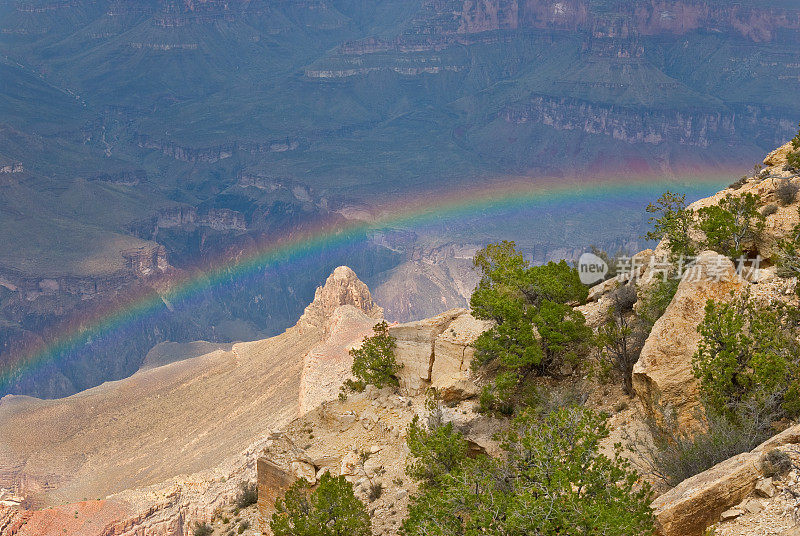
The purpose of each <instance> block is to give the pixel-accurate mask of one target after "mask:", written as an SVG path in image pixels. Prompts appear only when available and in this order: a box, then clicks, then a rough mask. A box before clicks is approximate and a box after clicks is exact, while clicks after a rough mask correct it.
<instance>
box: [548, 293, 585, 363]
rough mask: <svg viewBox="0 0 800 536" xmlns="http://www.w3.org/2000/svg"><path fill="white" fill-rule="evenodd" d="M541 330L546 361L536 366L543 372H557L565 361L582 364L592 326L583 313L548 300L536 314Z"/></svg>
mask: <svg viewBox="0 0 800 536" xmlns="http://www.w3.org/2000/svg"><path fill="white" fill-rule="evenodd" d="M533 323H534V325H535V326H536V329H537V331H538V332H539V341H540V344H541V347H542V361H541V363H539V364H538V365H537V366H536V368H537V369H538V371H539V372H540V373H542V374H546V373H550V374H557V368H556V367H558V366H559V365H561V364H562V363H566V364H569V365H578V364H579V363H580V360H581V358H582V357H585V356H586V355H587V354H588V352H589V347H590V345H591V341H592V328H590V327H589V326H587V325H586V318H585V317H584V316H583V313H581V312H580V311H577V310H575V309H573V308H572V307H570V306H569V305H564V304H561V303H556V302H552V301H549V300H545V301H543V302H542V304H541V306H540V307H539V310H538V311H537V312H536V314H535V315H534V317H533Z"/></svg>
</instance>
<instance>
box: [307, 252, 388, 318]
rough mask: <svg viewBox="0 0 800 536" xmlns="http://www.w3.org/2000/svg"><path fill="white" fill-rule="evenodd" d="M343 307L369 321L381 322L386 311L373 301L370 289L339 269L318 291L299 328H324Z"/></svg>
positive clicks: (346, 271)
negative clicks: (375, 319) (348, 306)
mask: <svg viewBox="0 0 800 536" xmlns="http://www.w3.org/2000/svg"><path fill="white" fill-rule="evenodd" d="M342 305H352V306H353V307H356V308H357V309H360V310H362V311H363V312H364V314H366V315H367V316H369V317H370V318H382V317H383V309H381V308H380V307H378V306H377V305H376V304H375V303H374V302H373V301H372V294H370V291H369V288H367V285H365V284H364V282H362V281H361V280H360V279H359V278H358V276H357V275H356V273H355V272H354V271H353V270H351V269H350V268H348V267H347V266H339V267H338V268H336V269H335V270H334V271H333V273H332V274H331V275H330V276H328V279H327V280H326V281H325V284H324V285H323V286H321V287H318V288H317V291H316V293H315V294H314V301H313V302H311V304H310V305H309V306H308V307H306V310H305V312H304V313H303V316H301V317H300V321H299V322H298V325H299V326H301V327H304V326H308V327H316V328H325V330H326V331H328V324H329V320H330V318H331V316H332V315H333V313H334V311H336V309H337V308H338V307H340V306H342Z"/></svg>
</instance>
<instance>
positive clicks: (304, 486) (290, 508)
mask: <svg viewBox="0 0 800 536" xmlns="http://www.w3.org/2000/svg"><path fill="white" fill-rule="evenodd" d="M275 510H276V511H275V513H274V514H273V515H272V521H271V522H270V528H271V529H272V533H273V534H274V535H275V536H345V535H346V536H370V535H371V523H370V518H369V513H367V508H366V506H364V503H363V502H361V501H360V500H359V499H358V498H357V497H356V496H355V493H353V486H352V484H350V483H349V482H348V481H347V480H345V478H344V477H343V476H338V477H333V476H331V475H330V473H327V472H326V473H324V474H323V475H322V477H320V480H319V484H318V486H317V488H316V489H315V490H314V491H313V492H312V491H311V488H310V486H309V484H308V482H306V481H305V480H304V479H302V478H301V479H299V480H297V481H296V482H295V483H294V484H292V486H291V487H290V488H289V489H288V490H287V491H286V494H285V495H284V497H283V498H279V499H278V500H277V501H276V502H275Z"/></svg>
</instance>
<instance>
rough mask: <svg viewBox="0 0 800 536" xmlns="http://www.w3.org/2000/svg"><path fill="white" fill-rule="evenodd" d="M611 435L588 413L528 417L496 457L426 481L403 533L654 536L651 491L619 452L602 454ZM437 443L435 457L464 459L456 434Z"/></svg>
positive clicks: (520, 421) (507, 437) (419, 535)
mask: <svg viewBox="0 0 800 536" xmlns="http://www.w3.org/2000/svg"><path fill="white" fill-rule="evenodd" d="M608 434H609V430H608V427H607V425H606V417H605V416H604V415H598V414H596V413H593V412H592V411H590V410H588V409H585V408H576V407H573V408H562V409H560V410H557V411H553V412H551V413H548V414H547V415H545V416H542V415H541V414H540V413H536V412H533V411H525V412H523V413H522V414H521V415H520V416H519V417H518V418H517V419H516V420H515V421H514V425H513V427H512V430H511V431H510V432H509V433H507V434H506V435H505V436H503V441H502V448H503V450H504V455H503V456H502V457H501V458H498V459H492V458H489V457H487V456H479V457H477V458H474V459H470V458H467V457H465V456H460V457H459V461H458V463H457V464H456V466H455V467H453V468H451V469H450V470H448V471H446V472H444V473H441V474H440V475H439V476H438V477H437V479H436V480H435V481H433V482H430V481H425V480H423V482H421V486H420V492H419V494H417V495H415V496H413V497H412V499H411V504H410V507H409V514H408V518H407V519H406V520H405V521H404V522H403V524H402V527H401V533H402V534H404V535H405V536H422V535H433V534H435V535H442V536H444V535H465V536H466V535H470V536H472V535H475V536H477V535H479V534H495V535H504V534H509V535H510V534H536V535H541V536H550V535H553V536H555V535H563V534H583V535H588V536H600V535H604V536H623V535H625V536H627V535H631V534H636V535H646V534H652V532H653V515H652V511H651V509H650V501H651V499H652V493H651V491H650V488H649V486H647V485H646V484H645V485H643V486H641V487H640V484H639V477H638V475H637V474H636V473H635V472H634V471H633V470H632V469H630V466H629V463H628V462H627V461H626V460H625V459H624V458H623V457H621V455H620V454H621V447H617V448H616V449H615V451H614V454H613V455H612V456H611V457H607V456H605V455H604V454H602V453H600V448H599V445H600V441H601V440H603V439H605V438H606V437H608ZM428 437H430V436H428ZM437 437H438V439H437V440H436V441H435V443H436V444H437V445H439V446H438V447H437V449H438V450H443V451H446V452H451V451H456V452H461V450H462V447H461V446H458V444H459V443H461V442H463V438H461V437H460V435H458V434H446V435H444V436H437ZM444 440H446V441H450V442H452V443H454V446H443V445H440V442H441V441H444Z"/></svg>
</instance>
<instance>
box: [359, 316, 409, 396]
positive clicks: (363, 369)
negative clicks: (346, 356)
mask: <svg viewBox="0 0 800 536" xmlns="http://www.w3.org/2000/svg"><path fill="white" fill-rule="evenodd" d="M373 331H374V333H375V334H374V335H372V336H369V337H364V341H363V342H362V343H361V347H360V348H353V349H352V350H350V355H351V356H353V367H352V372H353V376H355V377H356V378H357V380H356V381H355V382H353V381H352V380H351V381H350V382H349V383H348V385H349V386H350V387H351V388H352V389H354V390H363V386H364V385H374V386H375V387H377V388H379V389H380V388H382V387H386V386H388V385H398V384H399V380H398V378H397V373H398V372H400V369H401V368H402V366H401V365H399V364H398V363H397V360H396V359H395V354H394V349H395V347H396V346H397V341H396V340H395V338H394V337H392V336H391V335H389V325H388V324H387V323H386V322H385V321H384V322H380V323H378V324H377V325H375V327H374V328H373Z"/></svg>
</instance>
